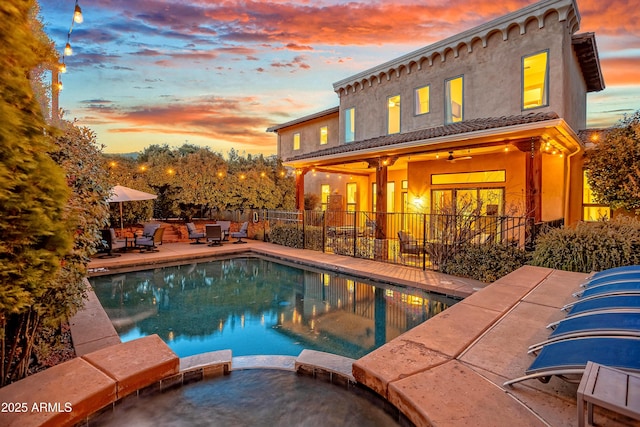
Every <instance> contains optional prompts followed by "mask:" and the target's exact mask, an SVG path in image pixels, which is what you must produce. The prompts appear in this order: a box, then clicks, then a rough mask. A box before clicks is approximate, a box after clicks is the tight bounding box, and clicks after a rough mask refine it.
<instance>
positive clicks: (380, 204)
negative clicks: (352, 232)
mask: <svg viewBox="0 0 640 427" xmlns="http://www.w3.org/2000/svg"><path fill="white" fill-rule="evenodd" d="M396 160H397V157H393V158H390V157H386V158H376V159H368V160H367V162H368V163H369V167H370V168H372V167H374V168H376V232H375V238H376V243H375V249H374V257H375V259H379V260H386V259H387V257H388V253H389V247H388V242H387V169H388V167H389V166H391V165H393V164H394V163H395V161H396Z"/></svg>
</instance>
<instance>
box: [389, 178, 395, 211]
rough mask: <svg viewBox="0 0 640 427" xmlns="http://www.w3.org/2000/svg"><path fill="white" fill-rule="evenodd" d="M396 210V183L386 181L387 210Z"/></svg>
mask: <svg viewBox="0 0 640 427" xmlns="http://www.w3.org/2000/svg"><path fill="white" fill-rule="evenodd" d="M395 211H396V183H395V182H393V181H391V182H387V212H395Z"/></svg>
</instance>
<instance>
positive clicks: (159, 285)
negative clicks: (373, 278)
mask: <svg viewBox="0 0 640 427" xmlns="http://www.w3.org/2000/svg"><path fill="white" fill-rule="evenodd" d="M90 282H91V284H92V286H93V288H94V290H95V292H96V295H97V296H98V299H99V300H100V302H101V304H102V306H103V307H104V309H105V311H106V313H107V315H108V316H109V318H110V319H111V321H112V322H113V324H114V326H115V328H116V330H117V331H118V334H119V335H120V338H121V340H122V341H129V340H133V339H136V338H139V337H142V336H146V335H151V334H158V335H159V336H160V337H161V338H162V339H163V340H164V341H165V342H166V343H167V344H168V345H169V347H171V349H172V350H173V351H174V352H175V353H176V354H177V355H178V356H179V357H186V356H191V355H194V354H200V353H205V352H209V351H215V350H223V349H231V350H232V353H233V355H234V356H249V355H291V356H295V355H298V354H299V353H300V352H301V351H302V350H303V349H305V348H307V349H312V350H319V351H325V352H330V353H334V354H339V355H342V356H346V357H351V358H360V357H362V356H363V355H365V354H367V353H369V352H371V351H373V350H374V349H376V348H377V347H380V346H381V345H383V344H384V343H386V342H388V341H390V340H391V339H393V338H395V337H397V336H398V335H400V334H401V333H403V332H405V331H407V330H409V329H411V328H413V327H414V326H416V325H418V324H420V323H422V322H424V321H425V320H427V319H428V318H429V317H431V316H433V315H435V314H437V313H439V312H441V311H442V310H444V309H446V308H447V307H449V306H450V305H452V304H455V303H456V302H457V301H458V300H456V299H454V298H452V297H447V296H444V295H439V294H434V293H429V292H427V291H423V290H420V289H412V288H405V287H401V286H394V285H390V284H382V283H375V282H368V281H366V280H363V279H356V278H353V277H348V276H344V275H341V274H337V273H333V272H326V271H320V270H316V269H311V268H309V269H307V268H306V267H304V268H303V267H300V266H291V265H285V264H281V263H278V262H275V261H273V260H270V259H265V258H261V257H238V258H230V259H225V260H214V261H208V262H197V263H191V264H187V265H179V266H172V267H162V268H154V269H151V270H145V271H137V272H131V273H126V274H118V275H112V276H100V277H94V278H91V279H90Z"/></svg>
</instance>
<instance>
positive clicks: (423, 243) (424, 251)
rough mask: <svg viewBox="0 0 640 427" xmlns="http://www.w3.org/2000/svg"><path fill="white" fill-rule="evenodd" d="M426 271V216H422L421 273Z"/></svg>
mask: <svg viewBox="0 0 640 427" xmlns="http://www.w3.org/2000/svg"><path fill="white" fill-rule="evenodd" d="M426 269H427V214H422V271H425V270H426Z"/></svg>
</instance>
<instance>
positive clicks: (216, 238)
mask: <svg viewBox="0 0 640 427" xmlns="http://www.w3.org/2000/svg"><path fill="white" fill-rule="evenodd" d="M204 232H205V235H206V239H207V242H208V243H209V246H222V238H223V236H222V227H220V225H219V224H207V225H205V227H204Z"/></svg>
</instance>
